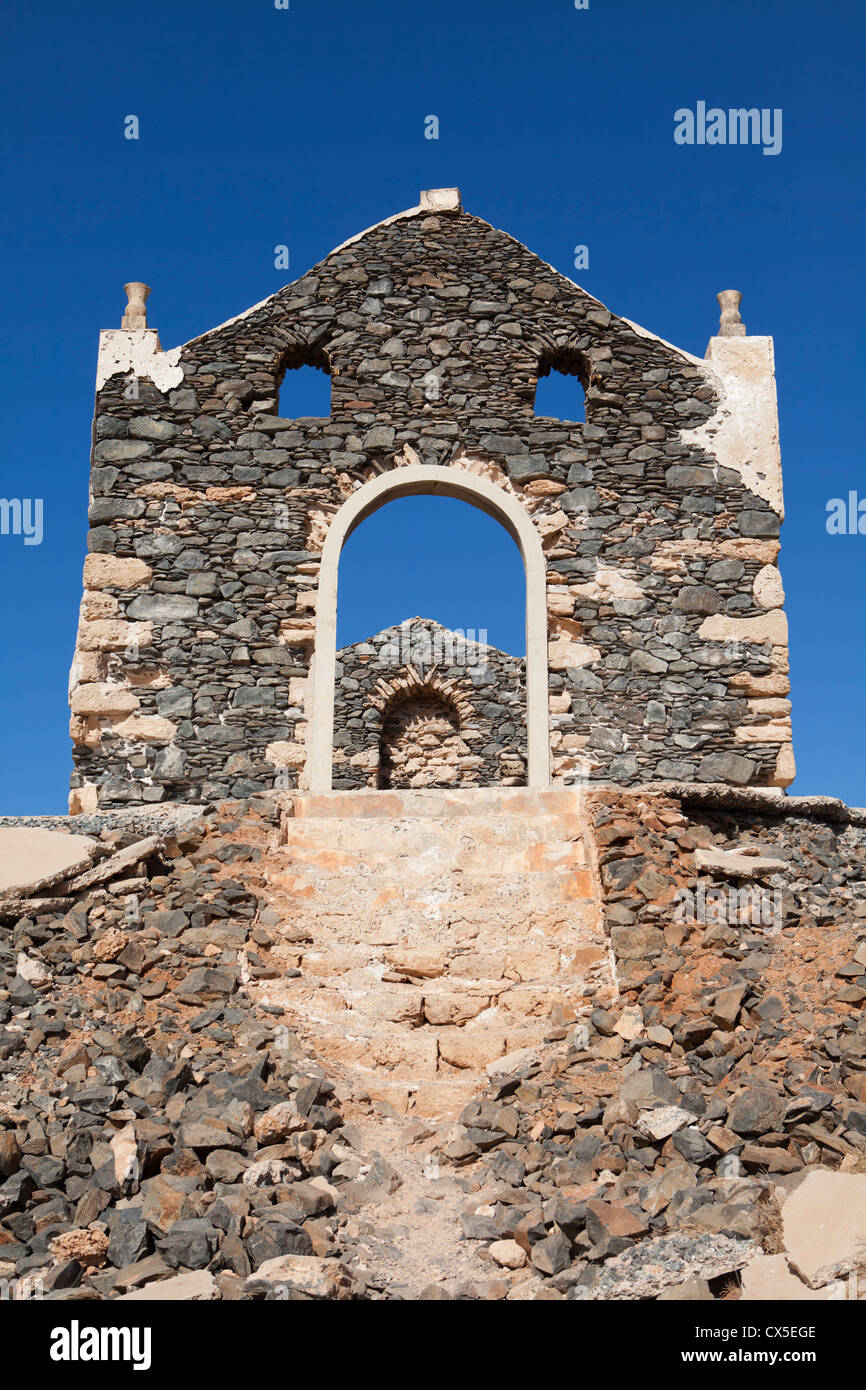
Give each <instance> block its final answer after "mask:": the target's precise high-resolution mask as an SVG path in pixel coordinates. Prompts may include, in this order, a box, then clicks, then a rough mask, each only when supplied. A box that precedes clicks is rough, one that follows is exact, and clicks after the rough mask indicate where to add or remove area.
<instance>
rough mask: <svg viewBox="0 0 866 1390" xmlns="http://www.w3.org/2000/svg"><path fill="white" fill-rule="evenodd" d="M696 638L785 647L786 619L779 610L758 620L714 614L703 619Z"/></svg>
mask: <svg viewBox="0 0 866 1390" xmlns="http://www.w3.org/2000/svg"><path fill="white" fill-rule="evenodd" d="M698 636H699V637H702V638H704V640H706V641H709V642H758V643H763V642H769V643H770V644H771V645H772V646H776V647H786V646H787V645H788V619H787V618H786V617H785V614H784V613H783V612H782V610H781V609H780V608H774V609H772V610H771V611H770V612H769V613H764V614H762V615H761V617H760V618H729V617H727V615H726V614H724V613H714V614H713V615H712V616H711V617H709V618H704V621H703V622H702V623H701V625H700V627H699V628H698Z"/></svg>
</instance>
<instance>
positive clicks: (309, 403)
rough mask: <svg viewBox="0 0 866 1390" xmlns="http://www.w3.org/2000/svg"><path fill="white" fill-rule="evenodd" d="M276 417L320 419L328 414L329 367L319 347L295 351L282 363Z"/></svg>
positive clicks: (329, 392) (324, 354) (296, 349)
mask: <svg viewBox="0 0 866 1390" xmlns="http://www.w3.org/2000/svg"><path fill="white" fill-rule="evenodd" d="M281 370H282V372H283V376H282V380H281V381H280V383H279V386H278V388H277V414H278V415H279V417H280V418H281V419H283V420H309V419H313V420H322V419H327V418H328V417H329V416H330V414H331V364H330V362H329V361H328V357H327V354H326V353H325V351H324V349H322V348H303V349H302V348H295V349H293V350H292V351H291V352H290V353H289V354H288V356H287V357H286V358H284V360H283V362H282V367H281Z"/></svg>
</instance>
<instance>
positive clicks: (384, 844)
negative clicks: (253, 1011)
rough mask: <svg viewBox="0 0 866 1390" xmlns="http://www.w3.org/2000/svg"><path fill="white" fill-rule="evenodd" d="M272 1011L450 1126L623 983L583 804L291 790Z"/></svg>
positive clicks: (511, 792) (578, 797) (532, 795)
mask: <svg viewBox="0 0 866 1390" xmlns="http://www.w3.org/2000/svg"><path fill="white" fill-rule="evenodd" d="M282 807H283V819H282V826H281V831H280V834H279V840H280V843H279V846H278V847H277V848H276V849H275V850H272V851H271V853H270V854H269V856H268V862H267V866H266V870H265V884H264V887H265V892H266V895H267V896H268V898H269V901H270V904H271V906H272V907H273V908H275V909H276V911H277V913H278V914H279V917H280V923H281V925H280V926H279V927H278V928H276V929H275V930H274V935H275V936H276V937H277V938H278V940H277V944H276V945H275V948H274V955H275V957H276V958H277V960H279V961H280V963H281V964H282V965H284V966H285V967H286V969H287V971H288V970H291V969H292V968H296V969H297V970H299V972H300V973H299V974H298V975H296V976H293V977H285V976H284V977H283V978H282V979H280V980H278V981H268V982H267V986H266V987H265V988H263V990H262V997H263V998H264V999H265V1000H266V1001H267V1002H270V1003H272V1004H274V1005H279V1006H281V1007H283V1008H284V1009H285V1010H286V1013H287V1016H288V1019H289V1020H290V1021H291V1023H292V1025H293V1026H295V1027H297V1028H298V1029H299V1031H300V1032H301V1034H302V1036H305V1037H307V1038H309V1040H310V1042H311V1043H313V1044H314V1046H315V1051H316V1054H317V1055H318V1056H319V1057H321V1058H322V1060H324V1061H330V1062H331V1063H334V1064H337V1066H338V1067H341V1068H343V1069H344V1070H345V1072H346V1074H347V1075H348V1074H349V1072H351V1075H352V1078H353V1080H354V1081H355V1083H358V1082H360V1083H361V1084H362V1085H364V1086H366V1087H367V1089H368V1091H369V1094H370V1095H371V1096H372V1097H373V1098H374V1099H378V1100H387V1101H388V1102H390V1103H391V1104H392V1105H393V1106H394V1107H395V1108H396V1109H398V1110H400V1111H406V1110H410V1109H411V1110H413V1111H416V1112H417V1113H419V1114H424V1115H431V1116H432V1115H440V1116H441V1115H449V1114H453V1113H455V1112H456V1110H457V1109H458V1108H459V1107H460V1105H461V1104H462V1103H463V1101H464V1100H465V1098H466V1097H467V1096H468V1095H469V1094H471V1093H472V1091H473V1090H474V1089H475V1087H476V1086H477V1085H478V1083H479V1081H480V1080H481V1079H482V1077H483V1075H484V1069H485V1067H486V1066H487V1064H488V1063H491V1062H495V1061H496V1059H497V1058H500V1057H502V1056H504V1055H505V1054H510V1053H513V1052H515V1051H517V1050H519V1049H521V1048H525V1047H532V1046H533V1045H535V1044H537V1043H539V1042H540V1041H541V1040H542V1039H543V1038H544V1037H545V1036H546V1035H548V1034H549V1033H550V1032H551V1031H552V1030H556V1029H557V1028H559V1027H561V1026H562V1025H563V1024H564V1023H567V1022H568V1021H570V1020H571V1019H572V1018H573V1017H574V1014H575V1010H576V1009H577V1008H580V1006H581V1005H582V1004H585V1003H586V1002H587V1001H588V999H589V997H590V995H595V994H596V993H597V987H598V986H599V985H602V986H603V983H604V981H605V980H606V979H607V975H608V964H607V950H606V944H605V940H604V936H603V932H602V930H601V926H600V914H599V912H598V907H597V901H596V894H595V891H594V881H593V874H592V871H591V867H590V864H589V856H588V850H587V840H588V836H587V831H586V822H585V815H584V800H583V792H581V791H577V790H566V789H557V790H550V791H543V792H538V791H530V790H527V789H525V788H485V789H479V790H460V791H439V790H435V791H434V790H424V791H381V792H380V791H352V792H334V793H329V794H325V795H314V794H310V793H306V794H304V793H286V794H285V795H284V796H283V798H282Z"/></svg>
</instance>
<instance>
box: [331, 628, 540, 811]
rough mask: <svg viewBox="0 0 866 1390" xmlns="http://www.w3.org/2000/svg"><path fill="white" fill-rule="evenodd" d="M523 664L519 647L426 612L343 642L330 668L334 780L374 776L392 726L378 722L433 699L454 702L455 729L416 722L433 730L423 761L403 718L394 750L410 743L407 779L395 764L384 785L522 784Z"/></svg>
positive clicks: (347, 784) (344, 783) (361, 782)
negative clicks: (458, 628)
mask: <svg viewBox="0 0 866 1390" xmlns="http://www.w3.org/2000/svg"><path fill="white" fill-rule="evenodd" d="M525 665H526V663H525V661H524V660H523V658H521V657H515V656H511V655H509V653H508V652H502V651H499V650H497V648H495V647H491V646H489V645H488V644H486V643H481V642H477V641H474V640H469V639H468V634H465V635H464V634H460V633H455V632H450V631H449V630H448V629H447V628H444V627H442V625H441V624H440V623H436V622H434V621H432V619H425V618H412V619H409V620H407V621H406V622H404V623H400V624H397V625H395V626H394V627H390V628H386V629H385V630H384V631H382V632H378V633H376V635H375V636H373V637H370V638H368V639H367V641H365V642H356V643H354V644H353V645H352V646H348V647H343V648H342V650H341V651H339V652H338V653H337V668H336V696H335V701H334V776H333V785H334V788H335V789H337V790H349V789H350V788H352V787H377V786H379V785H380V771H381V763H382V759H381V743H382V737H383V732H384V733H386V734H390V735H391V736H393V734H394V733H395V732H396V730H395V729H385V727H384V726H385V725H386V724H387V723H388V721H389V720H391V721H394V720H398V721H399V720H400V719H401V718H402V717H404V716H405V717H408V718H409V719H410V720H411V719H412V718H417V717H418V716H419V713H420V710H419V706H420V705H421V704H424V703H430V702H433V703H435V702H436V701H439V702H440V703H441V702H444V703H445V705H447V706H448V707H449V708H450V709H451V710H453V713H454V717H455V718H456V720H457V732H456V734H453V733H448V732H447V731H446V730H445V729H444V728H443V729H441V730H439V731H438V732H437V731H436V730H434V729H433V728H427V729H426V730H424V731H423V733H422V731H421V729H420V728H418V727H416V730H415V731H416V733H417V734H418V735H419V736H420V737H422V738H425V739H430V740H432V741H431V742H430V743H429V744H428V745H427V748H428V752H429V755H430V756H429V759H427V760H425V761H426V764H427V765H426V766H425V767H422V766H420V763H419V759H420V753H421V749H420V747H419V746H418V745H417V740H413V739H412V737H411V727H410V728H407V729H406V730H405V731H404V734H403V736H402V739H401V742H402V745H403V747H402V750H401V751H403V752H406V751H408V749H409V747H410V746H412V752H413V767H412V771H411V772H410V773H409V774H408V776H409V780H407V781H404V780H402V778H403V776H405V775H406V774H405V773H403V772H400V773H399V774H398V779H397V780H391V781H390V783H389V784H390V785H392V786H401V787H402V786H475V787H492V786H523V785H524V784H525V782H526V687H525ZM401 711H402V714H401ZM431 713H432V712H431ZM413 745H414V746H413ZM401 767H402V763H401ZM412 778H421V779H426V780H416V781H413V780H411V779H412Z"/></svg>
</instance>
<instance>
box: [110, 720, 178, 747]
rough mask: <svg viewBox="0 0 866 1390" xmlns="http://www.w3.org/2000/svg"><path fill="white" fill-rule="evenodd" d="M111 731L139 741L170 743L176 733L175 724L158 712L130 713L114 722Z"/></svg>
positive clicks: (122, 736)
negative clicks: (119, 720)
mask: <svg viewBox="0 0 866 1390" xmlns="http://www.w3.org/2000/svg"><path fill="white" fill-rule="evenodd" d="M113 732H114V733H116V734H119V735H120V737H121V738H130V739H134V740H136V741H138V742H141V743H171V741H172V739H173V738H174V736H175V734H176V733H177V725H176V724H172V722H171V720H170V719H163V717H162V715H159V714H131V715H130V716H129V718H128V719H123V720H121V722H120V723H119V724H115V725H114V729H113Z"/></svg>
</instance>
